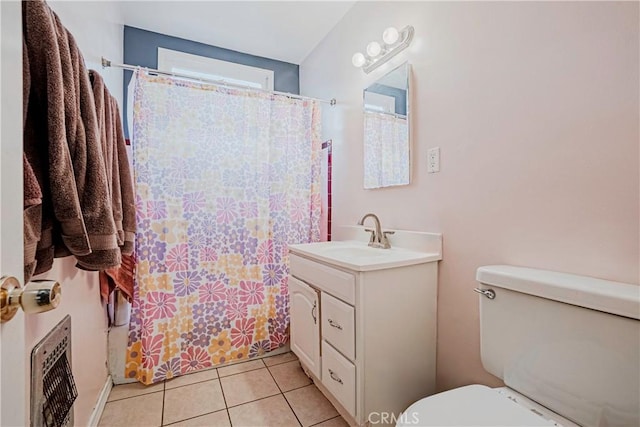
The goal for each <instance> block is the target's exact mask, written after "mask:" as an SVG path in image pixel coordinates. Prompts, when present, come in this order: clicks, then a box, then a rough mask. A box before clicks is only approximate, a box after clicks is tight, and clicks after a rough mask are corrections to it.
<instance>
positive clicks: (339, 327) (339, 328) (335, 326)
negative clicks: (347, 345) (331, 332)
mask: <svg viewBox="0 0 640 427" xmlns="http://www.w3.org/2000/svg"><path fill="white" fill-rule="evenodd" d="M329 325H331V326H333V327H334V328H336V329H338V330H340V331H341V330H342V326H341V325H340V324H339V323H338V322H334V321H333V319H329Z"/></svg>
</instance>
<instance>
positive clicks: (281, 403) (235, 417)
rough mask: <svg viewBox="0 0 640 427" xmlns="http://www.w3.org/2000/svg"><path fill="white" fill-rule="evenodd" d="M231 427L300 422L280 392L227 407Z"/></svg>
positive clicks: (280, 424)
mask: <svg viewBox="0 0 640 427" xmlns="http://www.w3.org/2000/svg"><path fill="white" fill-rule="evenodd" d="M229 417H230V418H231V424H232V425H233V427H255V426H274V427H276V426H277V427H289V426H296V427H299V426H300V423H298V420H296V416H295V415H294V414H293V411H291V408H290V407H289V405H288V404H287V402H286V401H285V400H284V397H282V395H281V394H278V395H277V396H273V397H268V398H266V399H260V400H256V401H255V402H250V403H245V404H244V405H240V406H236V407H235V408H229Z"/></svg>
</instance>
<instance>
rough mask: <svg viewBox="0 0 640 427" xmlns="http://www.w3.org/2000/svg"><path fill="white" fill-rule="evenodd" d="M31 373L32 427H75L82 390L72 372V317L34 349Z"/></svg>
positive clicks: (66, 319) (52, 331) (58, 325)
mask: <svg viewBox="0 0 640 427" xmlns="http://www.w3.org/2000/svg"><path fill="white" fill-rule="evenodd" d="M31 373H32V375H31V426H33V427H35V426H37V427H41V426H46V427H66V426H72V425H73V402H74V401H75V400H76V398H77V397H78V390H77V389H76V385H75V382H74V380H73V373H72V371H71V317H70V316H65V318H64V319H62V321H61V322H60V323H58V324H57V325H56V327H55V328H53V329H52V330H51V331H50V332H49V333H48V334H47V336H45V337H44V338H43V339H42V341H40V342H39V343H38V344H37V345H36V346H35V347H34V348H33V351H32V352H31Z"/></svg>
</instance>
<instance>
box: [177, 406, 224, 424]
mask: <svg viewBox="0 0 640 427" xmlns="http://www.w3.org/2000/svg"><path fill="white" fill-rule="evenodd" d="M166 425H170V426H171V427H231V422H230V421H229V414H228V413H227V410H226V409H223V410H222V411H218V412H214V413H212V414H207V415H202V416H200V417H195V418H189V419H188V420H184V421H178V422H177V423H175V424H165V426H166Z"/></svg>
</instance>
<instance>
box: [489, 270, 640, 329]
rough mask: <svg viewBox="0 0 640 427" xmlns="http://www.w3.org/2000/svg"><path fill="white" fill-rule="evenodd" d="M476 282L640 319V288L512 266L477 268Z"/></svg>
mask: <svg viewBox="0 0 640 427" xmlns="http://www.w3.org/2000/svg"><path fill="white" fill-rule="evenodd" d="M476 280H477V281H478V282H480V283H482V284H485V285H491V286H496V287H499V288H504V289H510V290H513V291H516V292H522V293H525V294H529V295H535V296H538V297H542V298H547V299H551V300H555V301H560V302H564V303H567V304H572V305H577V306H580V307H586V308H590V309H593V310H598V311H603V312H605V313H611V314H617V315H619V316H625V317H630V318H632V319H639V320H640V286H638V285H635V284H630V283H621V282H613V281H610V280H602V279H596V278H593V277H585V276H578V275H575V274H567V273H558V272H555V271H547V270H538V269H535V268H526V267H516V266H513V265H488V266H484V267H480V268H478V271H477V273H476Z"/></svg>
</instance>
